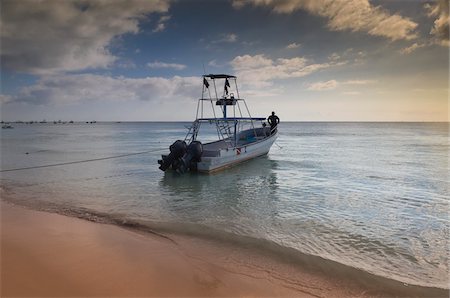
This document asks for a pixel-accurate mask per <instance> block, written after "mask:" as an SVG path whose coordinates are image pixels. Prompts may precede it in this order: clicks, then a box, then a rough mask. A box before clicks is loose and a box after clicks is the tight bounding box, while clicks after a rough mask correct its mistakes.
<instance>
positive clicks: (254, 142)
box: [158, 74, 278, 173]
mask: <svg viewBox="0 0 450 298" xmlns="http://www.w3.org/2000/svg"><path fill="white" fill-rule="evenodd" d="M217 86H223V92H222V95H221V96H220V97H219V96H218V94H219V93H218V90H217V88H218V87H217ZM219 88H220V87H219ZM219 91H220V90H219ZM235 94H236V96H235ZM265 120H266V118H261V117H252V116H251V115H250V111H249V109H248V106H247V104H246V102H245V100H244V99H243V98H241V97H240V96H239V89H238V85H237V78H236V76H232V75H226V74H209V75H204V76H203V87H202V96H201V98H200V99H199V100H198V103H197V113H196V119H195V121H194V122H193V123H192V125H191V126H190V127H189V128H188V129H189V130H188V133H187V135H186V137H185V139H184V140H177V141H176V142H174V143H173V144H172V145H171V146H170V148H169V149H170V154H168V155H163V156H162V159H161V160H159V161H158V163H159V164H160V167H159V168H160V169H161V170H163V171H166V170H167V169H173V170H175V171H177V172H178V173H185V172H187V171H199V172H213V171H217V170H220V169H223V168H226V167H230V166H233V165H236V164H239V163H241V162H244V161H247V160H249V159H252V158H255V157H258V156H262V155H265V154H267V153H268V152H269V150H270V148H271V146H272V144H273V143H274V142H275V140H276V138H277V136H278V130H277V127H276V124H275V125H273V126H272V127H270V126H267V125H266V123H265ZM206 125H213V126H215V130H216V132H217V140H215V141H212V142H207V143H203V144H202V142H201V141H200V140H201V129H202V128H203V127H204V126H206Z"/></svg>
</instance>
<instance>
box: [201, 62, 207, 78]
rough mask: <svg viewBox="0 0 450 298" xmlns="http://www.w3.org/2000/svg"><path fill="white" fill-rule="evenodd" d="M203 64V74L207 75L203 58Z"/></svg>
mask: <svg viewBox="0 0 450 298" xmlns="http://www.w3.org/2000/svg"><path fill="white" fill-rule="evenodd" d="M202 65H203V74H204V75H206V70H205V62H204V61H203V60H202Z"/></svg>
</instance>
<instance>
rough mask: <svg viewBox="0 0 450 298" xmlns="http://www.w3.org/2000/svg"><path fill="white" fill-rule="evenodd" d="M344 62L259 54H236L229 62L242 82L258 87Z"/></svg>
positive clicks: (305, 74)
mask: <svg viewBox="0 0 450 298" xmlns="http://www.w3.org/2000/svg"><path fill="white" fill-rule="evenodd" d="M344 63H345V62H336V61H331V62H325V63H321V64H318V63H311V64H310V63H309V61H308V60H307V59H306V58H304V57H294V58H289V59H286V58H279V59H276V60H272V59H270V58H267V57H266V56H264V55H261V54H260V55H254V56H251V55H243V56H237V57H235V58H234V59H233V60H232V61H231V62H230V64H231V66H232V68H233V69H234V71H235V72H236V74H237V75H238V76H239V77H240V78H241V81H242V82H243V83H245V84H248V85H252V86H258V87H266V86H270V85H272V81H273V80H275V79H287V78H299V77H303V76H307V75H309V74H311V73H313V72H316V71H319V70H321V69H326V68H330V67H333V66H338V65H343V64H344Z"/></svg>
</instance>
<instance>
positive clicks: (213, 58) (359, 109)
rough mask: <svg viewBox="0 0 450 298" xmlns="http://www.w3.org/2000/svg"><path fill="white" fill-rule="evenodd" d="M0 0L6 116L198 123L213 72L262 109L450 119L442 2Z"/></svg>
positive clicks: (338, 117)
mask: <svg viewBox="0 0 450 298" xmlns="http://www.w3.org/2000/svg"><path fill="white" fill-rule="evenodd" d="M0 3H1V92H0V93H1V94H0V100H1V119H2V120H4V121H16V120H24V121H25V120H42V119H47V120H56V119H65V120H75V121H77V120H79V121H85V120H93V119H95V120H98V121H126V120H128V121H177V120H180V121H181V120H192V119H193V118H194V117H195V108H196V100H197V99H198V98H199V96H200V95H201V87H202V78H201V75H203V74H204V72H205V71H206V73H228V74H234V75H237V76H238V82H240V93H241V97H244V98H245V99H246V100H247V103H248V104H249V106H250V108H251V111H252V114H253V115H254V116H267V115H268V114H269V113H270V112H271V111H272V110H275V111H276V112H277V114H278V115H279V116H280V118H281V119H282V120H290V121H448V113H449V105H448V84H449V45H450V43H449V5H448V1H446V0H443V1H420V0H389V1H387V0H386V1H381V0H377V1H375V0H371V1H368V0H333V1H332V0H277V1H275V0H265V1H261V0H217V1H206V0H204V1H202V0H179V1H169V0H148V1H144V0H110V1H102V0H73V1H72V0H68V1H58V0H42V1H37V0H2V1H1V2H0Z"/></svg>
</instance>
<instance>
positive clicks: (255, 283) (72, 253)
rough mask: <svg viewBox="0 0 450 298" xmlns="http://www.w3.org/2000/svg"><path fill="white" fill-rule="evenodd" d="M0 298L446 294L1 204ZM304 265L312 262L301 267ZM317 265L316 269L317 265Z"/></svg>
mask: <svg viewBox="0 0 450 298" xmlns="http://www.w3.org/2000/svg"><path fill="white" fill-rule="evenodd" d="M0 204H1V205H0V206H1V296H2V297H11V296H40V297H50V296H58V297H62V296H66V297H68V296H72V297H73V296H82V297H86V296H122V297H125V296H127V297H130V296H159V297H161V296H164V297H168V296H170V297H174V296H176V297H180V296H191V297H200V296H201V297H212V296H226V297H262V296H270V297H280V296H285V297H294V296H295V297H350V296H352V297H366V296H397V295H401V296H416V295H415V294H417V295H418V296H441V295H442V296H443V297H444V295H447V296H448V291H442V290H430V291H428V292H427V290H426V289H425V290H423V289H422V288H421V290H420V291H417V292H415V290H414V287H413V288H409V289H406V290H405V289H400V290H399V291H396V292H389V291H388V290H387V289H388V288H389V287H387V288H383V287H382V286H380V284H379V283H378V282H375V281H374V283H371V282H370V281H369V282H367V281H366V282H361V281H358V280H357V279H355V278H353V277H352V276H351V275H349V276H335V275H334V274H333V272H329V273H330V274H326V273H325V272H322V271H323V270H322V271H321V269H320V268H319V269H317V268H306V267H302V266H299V265H298V264H296V265H292V264H289V260H281V259H280V260H275V259H273V260H272V259H270V260H268V259H267V256H265V255H259V254H258V253H255V254H253V253H251V252H248V251H247V252H245V250H244V251H240V250H239V251H237V250H235V249H233V246H232V245H218V244H217V243H213V242H211V241H205V240H201V239H193V238H192V237H188V236H181V235H166V234H164V235H162V234H161V235H158V234H152V233H147V232H139V231H134V230H129V229H125V228H122V227H119V226H115V225H108V224H101V223H93V222H89V221H86V220H82V219H78V218H72V217H67V216H63V215H58V214H53V213H46V212H41V211H34V210H29V209H26V208H24V207H19V206H14V205H11V204H9V203H5V202H3V201H2V202H1V203H0ZM307 267H310V266H307ZM316 269H317V270H316Z"/></svg>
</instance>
